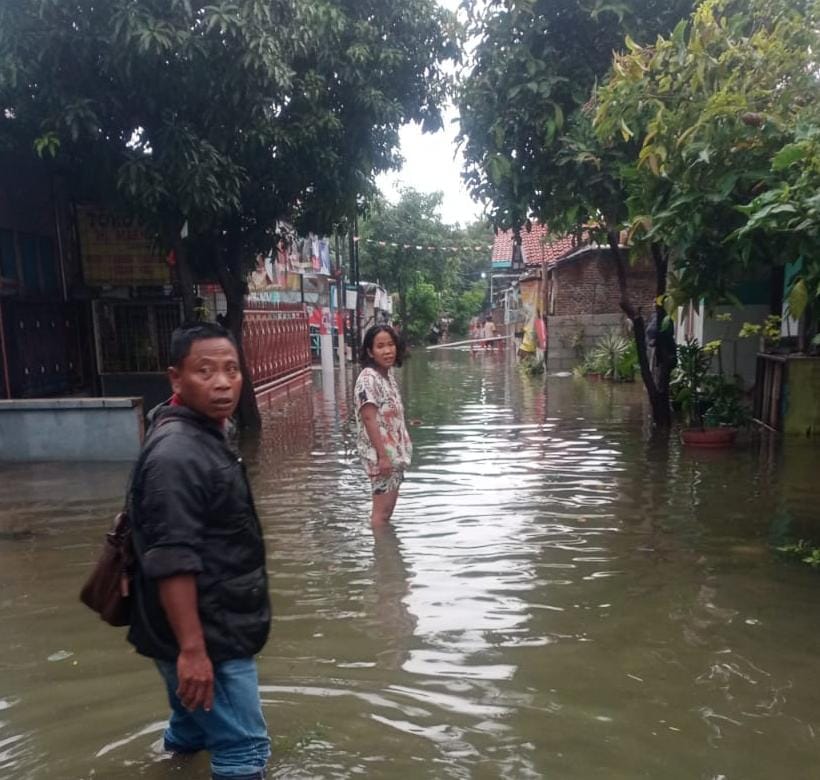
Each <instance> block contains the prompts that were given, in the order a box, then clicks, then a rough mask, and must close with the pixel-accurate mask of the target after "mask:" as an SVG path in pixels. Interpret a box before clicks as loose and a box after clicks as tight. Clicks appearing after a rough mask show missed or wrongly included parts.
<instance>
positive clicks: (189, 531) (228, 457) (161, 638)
mask: <svg viewBox="0 0 820 780" xmlns="http://www.w3.org/2000/svg"><path fill="white" fill-rule="evenodd" d="M171 364H172V365H171V368H170V369H169V370H168V374H169V378H170V380H171V387H172V389H173V392H174V395H173V397H172V398H171V401H170V402H169V403H167V404H164V405H163V406H161V407H158V409H157V410H155V412H154V413H153V419H152V421H151V422H152V427H151V429H150V431H149V435H148V438H147V440H146V444H145V451H144V454H143V459H142V465H141V467H140V468H139V470H138V471H137V473H135V475H134V480H133V489H132V493H131V513H132V514H131V517H132V524H133V534H134V543H135V548H136V552H137V559H138V566H137V572H136V576H135V579H134V591H135V592H134V604H133V607H132V618H131V628H130V631H129V633H128V639H129V641H130V642H131V643H132V644H133V645H134V646H135V647H136V649H137V651H138V652H140V653H142V654H143V655H146V656H149V657H150V658H153V659H155V661H156V664H157V667H158V668H159V671H160V674H161V675H162V677H163V679H164V680H165V684H166V686H167V689H168V698H169V700H170V703H171V718H170V722H169V724H168V728H167V729H166V731H165V748H166V750H169V751H172V752H175V753H193V752H196V751H199V750H208V751H210V753H211V771H212V775H213V778H214V780H258V779H259V778H262V777H264V774H265V766H266V764H267V761H268V757H269V756H270V739H269V738H268V733H267V727H266V725H265V720H264V718H263V716H262V706H261V702H260V700H259V687H258V682H257V673H256V662H255V660H254V655H255V654H256V653H258V652H259V650H261V648H262V646H263V645H264V644H265V641H266V639H267V637H268V630H269V628H270V605H269V602H268V583H267V573H266V571H265V548H264V543H263V540H262V530H261V527H260V525H259V520H258V518H257V516H256V510H255V509H254V505H253V498H252V496H251V490H250V486H249V485H248V481H247V478H246V476H245V467H244V465H243V463H242V459H241V458H240V457H239V456H238V455H237V454H236V453H235V452H234V451H233V450H232V449H231V448H230V447H229V446H228V444H227V442H226V440H225V434H224V428H225V425H226V424H227V421H228V419H229V418H230V417H231V416H232V415H233V413H234V410H235V409H236V405H237V403H238V401H239V391H240V389H241V387H242V374H241V373H240V370H239V357H238V353H237V349H236V343H235V341H234V339H233V336H232V335H231V334H230V332H229V331H228V330H226V329H225V328H223V327H222V326H221V325H215V324H211V323H194V324H191V325H183V326H182V327H181V328H178V329H177V330H175V331H174V334H173V336H172V337H171Z"/></svg>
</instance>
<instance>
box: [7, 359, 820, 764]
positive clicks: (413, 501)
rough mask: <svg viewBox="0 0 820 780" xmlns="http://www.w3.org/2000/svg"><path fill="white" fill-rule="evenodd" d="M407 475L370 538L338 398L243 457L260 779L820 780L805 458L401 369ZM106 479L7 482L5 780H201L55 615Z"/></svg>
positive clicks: (451, 373)
mask: <svg viewBox="0 0 820 780" xmlns="http://www.w3.org/2000/svg"><path fill="white" fill-rule="evenodd" d="M401 373H402V376H401V383H402V387H403V391H404V393H405V398H406V405H407V413H408V417H409V418H412V419H413V420H414V422H415V423H416V424H415V426H414V427H413V428H412V431H411V432H412V435H413V438H414V441H415V459H414V464H413V468H412V470H411V471H410V472H409V474H408V479H407V481H406V483H405V485H404V487H403V490H402V495H401V498H400V500H399V504H398V509H397V512H396V516H395V519H394V524H393V527H392V529H390V530H387V531H383V532H381V533H378V534H376V535H375V536H374V534H373V532H372V530H371V528H370V525H369V521H368V508H369V499H368V492H367V486H366V482H365V478H364V476H363V474H362V472H361V470H360V467H359V465H358V463H357V462H356V460H355V457H354V455H353V445H354V437H353V429H352V425H351V420H350V402H349V398H350V391H351V381H352V380H351V377H347V378H346V381H344V382H342V381H340V380H341V377H337V378H336V384H335V387H324V388H323V387H322V384H321V381H320V379H319V377H318V376H317V377H316V385H315V387H314V386H311V387H307V388H304V389H302V390H299V391H295V392H293V393H292V394H291V395H290V397H288V398H282V399H277V400H276V401H275V402H274V403H273V404H272V405H271V406H269V407H266V408H265V409H264V410H263V411H264V414H265V431H264V436H263V437H262V440H261V441H260V442H259V443H258V444H256V445H252V444H251V443H246V444H245V445H244V450H245V454H246V456H247V459H248V461H249V463H250V464H251V470H252V481H253V485H254V488H255V492H256V496H257V505H258V509H259V512H260V515H261V519H262V523H263V526H264V528H265V534H266V540H267V545H268V563H269V569H270V575H271V577H270V587H271V596H272V599H273V603H274V606H275V613H276V617H275V620H274V624H273V629H272V632H271V638H270V640H269V642H268V644H267V646H266V647H265V649H264V651H263V652H262V654H261V655H260V657H259V667H260V681H261V689H262V699H263V703H264V709H265V713H266V716H267V720H268V724H269V728H270V733H271V736H272V738H273V741H274V754H273V762H272V765H271V776H272V777H282V778H349V777H368V778H388V777H389V778H395V777H407V778H465V779H466V778H475V779H476V780H481V779H483V778H487V779H488V780H489V778H542V777H547V778H562V779H563V778H578V779H584V780H585V779H586V778H593V777H602V778H613V779H620V778H664V779H666V778H708V779H712V780H716V779H717V778H727V779H732V778H743V779H744V780H747V779H748V778H773V777H788V778H814V777H818V776H820V688H818V686H817V671H818V659H820V632H819V631H818V626H820V573H818V572H815V571H813V570H811V569H809V568H808V567H804V566H801V565H798V564H793V563H790V562H788V561H785V560H783V559H782V558H780V557H778V555H777V554H776V553H775V552H774V551H773V547H774V545H776V544H778V543H780V542H781V541H782V540H784V539H787V538H789V537H794V538H799V537H807V538H815V539H816V538H817V537H818V536H820V533H818V530H817V527H816V525H817V519H818V505H820V504H819V502H818V500H819V499H820V470H818V468H817V455H818V452H820V450H818V447H817V446H813V445H811V444H809V443H807V442H804V441H789V442H783V443H779V442H775V441H771V440H765V439H763V440H761V439H757V438H749V439H747V440H744V441H741V442H740V444H739V445H738V447H737V448H736V449H734V450H732V451H728V452H702V453H698V452H689V451H684V450H683V449H682V448H681V447H680V446H679V444H678V443H677V442H676V441H675V440H672V441H671V443H670V442H669V441H664V440H661V439H653V438H652V437H651V436H650V431H649V428H648V426H647V425H646V422H645V417H646V407H645V405H644V402H643V395H642V393H641V389H640V387H636V386H627V385H622V386H612V385H609V384H603V383H597V384H593V383H588V382H585V381H583V380H575V379H572V378H571V377H549V378H548V379H547V380H546V381H544V380H543V378H539V379H533V378H531V377H527V376H524V375H522V374H521V373H519V371H518V370H517V369H516V368H515V366H514V365H512V364H511V363H510V362H509V360H508V358H507V357H505V356H504V355H503V354H502V353H499V352H496V353H486V354H485V353H482V354H478V355H470V354H469V353H466V352H436V353H427V354H424V353H419V354H417V355H415V356H414V357H413V358H412V360H411V361H410V362H409V363H408V365H407V366H406V367H405V368H404V369H402V372H401ZM126 470H127V469H126V467H124V466H122V465H116V464H111V465H99V464H96V465H94V464H74V465H66V464H59V465H58V464H42V465H36V466H10V465H5V466H2V467H0V778H4V779H5V778H13V779H14V780H28V779H29V778H31V779H35V780H39V778H56V779H57V780H87V779H88V778H102V779H103V780H108V779H109V778H134V777H138V778H149V779H150V780H159V779H160V778H180V779H181V780H204V778H207V777H208V762H207V757H206V756H204V755H201V756H197V757H195V758H193V759H192V760H188V761H182V760H179V759H175V758H169V757H167V756H165V755H163V754H162V752H161V751H160V750H159V747H158V746H159V740H160V737H161V732H162V728H163V724H164V718H165V715H166V703H165V701H164V697H163V689H162V686H161V684H160V680H159V677H158V675H157V673H156V671H155V670H154V669H153V667H152V665H151V664H150V662H148V661H147V660H146V659H144V658H141V657H139V656H137V655H135V654H134V653H133V652H131V650H130V649H129V647H128V645H127V644H126V643H125V640H124V632H123V631H122V630H118V629H113V628H109V627H107V626H105V625H103V624H101V623H100V622H99V621H98V620H96V619H95V618H94V616H93V615H92V614H91V613H90V612H88V611H87V610H86V609H85V608H84V607H82V606H81V605H80V604H79V602H78V600H77V591H78V588H79V586H80V583H81V581H82V579H83V576H84V575H85V573H86V572H87V570H88V567H89V565H90V563H91V562H92V560H93V558H94V556H95V553H96V549H97V545H98V543H99V540H100V536H101V534H102V533H103V531H104V529H105V528H106V526H107V524H108V522H109V519H110V517H111V516H112V514H113V513H114V512H115V511H116V510H117V508H118V505H119V502H120V500H121V498H120V497H121V493H122V490H123V485H124V481H125V478H126Z"/></svg>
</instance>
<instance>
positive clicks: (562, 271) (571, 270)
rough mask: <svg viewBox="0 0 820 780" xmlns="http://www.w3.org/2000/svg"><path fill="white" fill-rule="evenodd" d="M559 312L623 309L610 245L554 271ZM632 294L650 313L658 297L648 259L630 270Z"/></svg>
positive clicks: (645, 310) (617, 310)
mask: <svg viewBox="0 0 820 780" xmlns="http://www.w3.org/2000/svg"><path fill="white" fill-rule="evenodd" d="M552 277H553V283H554V284H555V297H554V300H555V311H554V312H552V313H553V314H555V315H556V316H571V315H576V316H577V315H579V314H616V313H620V311H621V309H620V306H619V301H620V292H619V291H618V279H617V277H616V274H615V263H614V261H613V260H612V257H611V254H610V252H609V250H608V249H602V250H598V251H594V252H589V253H587V254H583V255H581V256H580V257H579V258H578V259H577V260H570V261H569V262H567V263H565V264H564V265H559V266H558V267H557V268H555V269H553V271H552ZM628 285H629V294H630V297H631V298H632V301H633V303H634V304H635V305H636V306H641V307H643V308H644V315H645V316H646V317H648V316H649V314H650V312H651V309H652V306H653V305H654V300H655V271H654V269H653V268H652V266H651V264H650V263H648V262H641V263H636V264H635V265H631V266H630V267H629V270H628Z"/></svg>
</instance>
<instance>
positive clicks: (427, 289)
mask: <svg viewBox="0 0 820 780" xmlns="http://www.w3.org/2000/svg"><path fill="white" fill-rule="evenodd" d="M404 307H405V310H406V312H407V319H406V323H407V326H406V328H405V332H406V333H407V338H408V339H409V340H410V342H411V343H413V344H418V343H421V342H423V341H424V340H425V339H426V338H427V336H428V335H429V334H430V330H431V328H432V327H433V325H434V324H435V323H436V321H437V320H438V316H439V310H440V307H441V296H440V294H439V292H438V290H436V288H435V286H434V285H432V284H430V282H425V281H423V280H422V279H421V278H418V279H416V281H415V282H414V283H413V284H411V285H410V287H409V288H408V289H407V292H406V294H405V304H404Z"/></svg>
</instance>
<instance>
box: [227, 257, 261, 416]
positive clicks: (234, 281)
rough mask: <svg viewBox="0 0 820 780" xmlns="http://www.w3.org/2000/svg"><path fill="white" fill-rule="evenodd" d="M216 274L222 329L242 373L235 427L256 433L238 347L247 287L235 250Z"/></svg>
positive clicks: (249, 381) (249, 389) (242, 353)
mask: <svg viewBox="0 0 820 780" xmlns="http://www.w3.org/2000/svg"><path fill="white" fill-rule="evenodd" d="M226 260H227V262H226ZM216 272H217V276H218V278H219V283H220V285H221V286H222V291H223V292H224V293H225V300H226V301H227V306H228V310H227V312H226V315H225V326H226V327H227V328H228V330H230V331H231V333H233V335H234V338H235V339H236V344H237V347H238V349H239V367H240V369H241V371H242V394H241V395H240V397H239V406H238V407H237V410H236V411H237V415H238V417H239V425H240V427H242V428H246V429H249V430H252V431H258V430H261V428H262V418H261V417H260V415H259V406H258V405H257V403H256V393H255V392H254V389H253V380H252V379H251V375H250V372H249V371H248V363H247V361H246V360H245V349H244V346H243V343H242V335H243V326H244V323H245V292H246V289H247V285H246V283H245V280H244V278H243V276H242V264H241V262H240V258H239V252H238V250H235V251H231V250H230V249H229V250H228V257H227V258H217V262H216Z"/></svg>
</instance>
